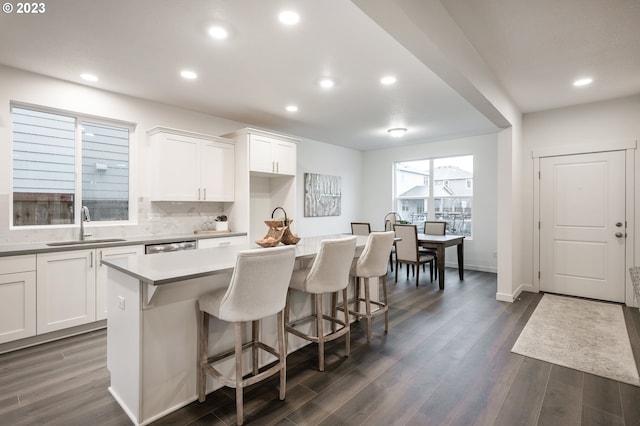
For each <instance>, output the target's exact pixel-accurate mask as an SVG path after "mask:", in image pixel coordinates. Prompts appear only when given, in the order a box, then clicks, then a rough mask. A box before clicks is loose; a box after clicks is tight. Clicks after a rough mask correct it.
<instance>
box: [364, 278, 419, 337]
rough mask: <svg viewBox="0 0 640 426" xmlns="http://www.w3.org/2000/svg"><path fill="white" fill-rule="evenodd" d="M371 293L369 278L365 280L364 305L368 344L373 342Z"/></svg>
mask: <svg viewBox="0 0 640 426" xmlns="http://www.w3.org/2000/svg"><path fill="white" fill-rule="evenodd" d="M408 269H409V268H407V270H408ZM369 293H370V291H369V278H365V279H364V305H365V309H366V312H367V342H370V341H371V297H370V294H369Z"/></svg>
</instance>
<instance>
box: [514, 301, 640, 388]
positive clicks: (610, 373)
mask: <svg viewBox="0 0 640 426" xmlns="http://www.w3.org/2000/svg"><path fill="white" fill-rule="evenodd" d="M511 352H515V353H517V354H520V355H524V356H527V357H530V358H536V359H539V360H542V361H547V362H550V363H553V364H558V365H562V366H565V367H569V368H573V369H575V370H580V371H584V372H586V373H591V374H595V375H597V376H601V377H606V378H609V379H612V380H617V381H620V382H624V383H629V384H631V385H635V386H640V379H639V378H638V369H637V368H636V363H635V360H634V358H633V352H632V350H631V343H629V335H628V333H627V327H626V325H625V322H624V314H623V312H622V307H620V306H618V305H613V304H609V303H601V302H594V301H590V300H583V299H575V298H571V297H562V296H554V295H551V294H545V295H544V296H543V297H542V300H540V303H539V304H538V306H537V307H536V310H535V311H534V312H533V315H531V318H530V319H529V321H528V322H527V324H526V325H525V327H524V329H523V330H522V333H521V334H520V337H518V340H517V341H516V343H515V345H513V348H512V349H511Z"/></svg>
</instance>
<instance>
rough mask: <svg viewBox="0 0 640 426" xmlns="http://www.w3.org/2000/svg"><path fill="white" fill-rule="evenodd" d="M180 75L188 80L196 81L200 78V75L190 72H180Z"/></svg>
mask: <svg viewBox="0 0 640 426" xmlns="http://www.w3.org/2000/svg"><path fill="white" fill-rule="evenodd" d="M180 75H181V76H182V78H186V79H187V80H195V79H196V78H198V74H196V73H195V72H193V71H189V70H183V71H180Z"/></svg>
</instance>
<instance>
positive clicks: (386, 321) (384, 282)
mask: <svg viewBox="0 0 640 426" xmlns="http://www.w3.org/2000/svg"><path fill="white" fill-rule="evenodd" d="M380 278H381V279H382V295H383V298H384V309H385V313H384V332H385V333H386V332H388V331H389V304H388V303H387V277H386V276H385V275H383V276H382V277H380Z"/></svg>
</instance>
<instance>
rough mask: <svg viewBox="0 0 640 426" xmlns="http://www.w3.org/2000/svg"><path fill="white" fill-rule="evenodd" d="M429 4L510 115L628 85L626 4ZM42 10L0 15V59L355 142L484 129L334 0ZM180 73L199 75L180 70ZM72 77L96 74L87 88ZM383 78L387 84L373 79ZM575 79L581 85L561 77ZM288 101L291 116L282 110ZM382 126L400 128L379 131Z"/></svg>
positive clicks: (630, 2) (476, 116) (124, 0)
mask: <svg viewBox="0 0 640 426" xmlns="http://www.w3.org/2000/svg"><path fill="white" fill-rule="evenodd" d="M387 1H391V0H387ZM404 1H408V2H411V0H395V3H398V4H401V3H403V2H404ZM433 1H435V2H437V1H438V0H429V2H433ZM429 2H427V3H424V4H425V5H427V6H425V7H428V3H429ZM441 3H442V5H444V7H445V8H446V10H447V11H448V12H449V14H450V15H451V17H452V18H453V20H454V21H455V22H456V23H457V24H458V25H459V27H460V28H461V29H462V31H463V32H464V34H466V36H467V38H468V39H469V41H470V42H471V44H472V45H473V47H474V48H475V49H476V50H477V52H478V53H479V54H480V56H481V57H482V58H483V59H484V60H485V61H486V63H487V64H488V66H489V69H491V71H492V72H493V73H494V74H495V76H496V77H497V79H498V81H499V82H500V84H501V85H502V86H503V87H504V88H505V89H506V91H507V92H508V94H509V95H510V97H511V99H513V101H514V102H515V103H516V105H517V106H518V107H519V108H520V109H521V110H522V111H524V112H530V111H537V110H544V109H549V108H555V107H559V106H566V105H572V104H578V103H583V102H590V101H596V100H601V99H608V98H614V97H620V96H625V95H631V94H637V93H640V53H639V52H640V48H639V47H638V46H640V29H639V27H638V23H640V2H639V1H637V0H563V1H562V2H557V1H556V0H536V1H530V0H484V1H468V0H442V2H441ZM560 3H561V4H560ZM578 6H580V7H582V9H578ZM46 8H47V9H46V12H45V13H44V14H42V15H18V14H16V13H11V14H7V13H0V40H2V42H1V43H0V64H4V65H7V66H11V67H15V68H20V69H24V70H28V71H32V72H35V73H40V74H44V75H49V76H52V77H55V78H59V79H63V80H68V81H72V82H77V83H79V84H86V85H90V86H94V87H97V88H100V89H105V90H109V91H113V92H118V93H124V94H128V95H132V96H137V97H140V98H145V99H150V100H154V101H159V102H163V103H167V104H172V105H177V106H180V107H183V108H187V109H190V110H194V111H200V112H204V113H208V114H212V115H215V116H220V117H224V118H228V119H231V120H236V121H239V122H242V123H246V124H248V125H251V126H254V127H263V128H267V129H271V130H274V131H278V132H284V133H288V134H292V135H295V136H299V137H305V138H310V139H315V140H318V141H323V142H327V143H332V144H337V145H343V146H347V147H351V148H355V149H360V150H368V149H377V148H382V147H388V146H396V145H398V144H411V143H417V142H423V141H433V140H442V139H448V138H454V137H460V136H467V135H474V134H484V133H490V132H494V131H496V127H495V125H494V124H493V123H492V122H491V121H490V120H488V119H487V118H486V117H485V116H484V115H483V114H481V113H480V112H479V111H477V110H476V109H474V108H473V107H472V106H471V104H470V103H469V102H467V100H465V99H464V98H463V96H461V95H460V94H458V93H457V92H456V91H454V90H453V89H452V88H450V87H449V86H447V85H446V84H445V83H444V82H443V79H441V78H439V77H438V76H437V75H436V74H434V73H433V72H432V71H431V70H429V69H428V68H427V67H426V66H425V65H424V63H423V62H421V61H419V60H418V59H416V57H414V56H413V55H412V54H411V53H409V51H408V50H407V49H406V48H404V47H403V46H402V45H400V44H399V43H398V42H397V41H396V40H395V39H394V38H392V37H391V36H390V35H389V34H387V33H386V32H385V31H384V30H382V28H381V27H379V26H378V25H377V24H376V23H375V22H374V21H373V20H372V19H371V18H369V17H368V16H367V15H366V14H365V13H364V12H363V11H362V10H360V9H359V8H358V7H356V6H355V5H354V4H353V3H351V2H350V1H347V0H322V1H310V0H306V1H302V0H297V1H296V0H260V1H258V0H183V1H175V0H135V1H131V0H108V1H107V0H102V1H100V0H65V1H62V0H57V1H49V2H46ZM285 9H295V10H296V11H298V12H299V13H300V15H301V21H300V23H299V24H298V25H296V26H293V27H285V26H283V25H281V24H280V23H279V22H278V19H277V15H278V13H279V12H280V11H281V10H285ZM215 23H223V24H226V25H227V26H228V27H229V28H230V29H231V31H232V35H231V37H230V38H229V39H228V40H226V41H222V42H221V41H216V40H213V39H212V38H210V37H209V36H208V34H207V29H208V27H209V26H210V25H212V24H215ZM186 68H188V69H191V70H193V71H195V72H197V73H198V75H199V78H198V79H197V80H194V81H186V80H183V79H181V78H180V77H179V75H178V74H179V72H180V71H181V70H182V69H186ZM82 72H92V73H94V74H96V75H98V76H99V78H100V80H99V81H98V82H96V83H87V82H85V81H83V80H81V79H80V77H79V74H80V73H82ZM387 74H393V75H395V76H397V78H398V82H397V83H396V84H395V85H393V86H391V87H385V86H382V85H381V84H380V83H379V80H380V78H381V77H382V76H383V75H387ZM586 74H588V75H591V76H593V77H594V79H595V81H594V84H593V85H592V86H591V87H588V88H582V89H580V90H577V89H576V88H574V87H573V86H571V81H572V80H573V79H574V78H577V77H579V76H582V75H586ZM325 75H327V76H332V77H334V78H335V79H336V82H337V84H336V86H335V87H334V88H333V89H331V90H329V91H325V90H322V89H320V88H319V87H318V86H317V84H316V82H317V80H318V79H319V78H320V77H322V76H325ZM290 103H294V104H296V105H298V107H299V111H298V112H297V113H294V114H292V113H288V112H286V111H285V109H284V108H285V106H286V105H288V104H290ZM391 127H406V128H408V129H409V131H408V132H407V134H406V135H405V137H404V138H402V139H400V140H398V139H392V138H390V136H389V135H388V134H387V133H386V130H387V129H388V128H391Z"/></svg>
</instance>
